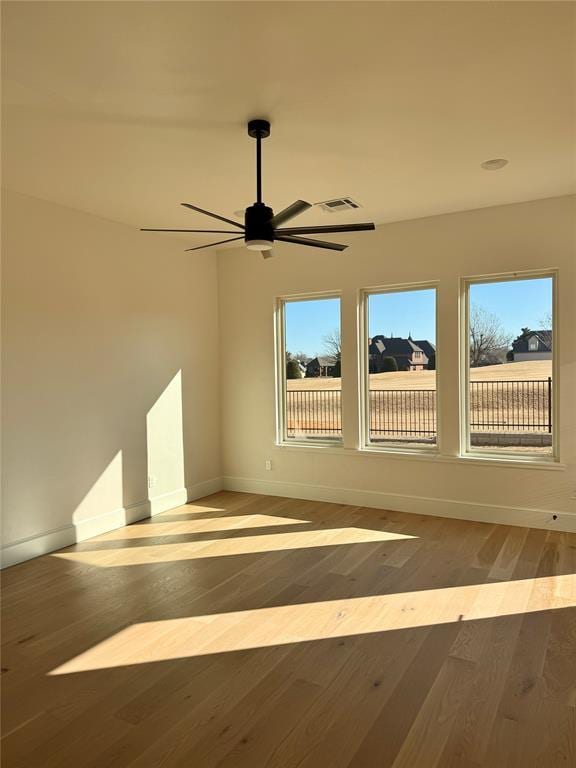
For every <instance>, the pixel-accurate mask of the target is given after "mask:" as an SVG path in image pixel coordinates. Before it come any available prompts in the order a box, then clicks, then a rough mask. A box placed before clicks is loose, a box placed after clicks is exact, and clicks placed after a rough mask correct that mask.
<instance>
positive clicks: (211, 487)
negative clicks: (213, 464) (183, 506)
mask: <svg viewBox="0 0 576 768" xmlns="http://www.w3.org/2000/svg"><path fill="white" fill-rule="evenodd" d="M223 488H224V478H222V477H213V478H212V479H211V480H204V481H203V482H201V483H196V484H195V485H191V486H188V501H194V500H195V499H202V498H203V497H204V496H211V495H212V494H213V493H218V491H221V490H222V489H223Z"/></svg>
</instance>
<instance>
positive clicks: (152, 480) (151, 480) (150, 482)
mask: <svg viewBox="0 0 576 768" xmlns="http://www.w3.org/2000/svg"><path fill="white" fill-rule="evenodd" d="M155 485H156V475H148V488H154V486H155Z"/></svg>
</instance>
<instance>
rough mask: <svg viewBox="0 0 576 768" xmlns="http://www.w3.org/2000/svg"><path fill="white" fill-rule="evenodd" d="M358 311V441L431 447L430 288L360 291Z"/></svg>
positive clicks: (371, 444)
mask: <svg viewBox="0 0 576 768" xmlns="http://www.w3.org/2000/svg"><path fill="white" fill-rule="evenodd" d="M363 309H364V311H363V328H362V330H361V344H362V348H363V351H362V359H363V361H364V362H363V380H364V387H363V391H364V409H363V410H364V414H365V417H364V441H363V442H364V444H365V445H367V446H369V447H370V448H382V449H386V448H388V449H393V450H398V448H399V447H400V448H406V449H410V450H431V449H435V448H436V444H437V427H436V425H437V418H436V288H435V287H434V286H431V285H421V286H410V287H405V288H404V287H400V288H394V289H387V290H369V291H365V292H364V295H363Z"/></svg>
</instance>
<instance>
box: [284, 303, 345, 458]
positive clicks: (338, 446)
mask: <svg viewBox="0 0 576 768" xmlns="http://www.w3.org/2000/svg"><path fill="white" fill-rule="evenodd" d="M319 299H338V300H339V301H340V333H342V293H341V291H339V290H333V291H318V292H307V293H296V294H292V293H291V294H286V295H284V296H278V297H277V298H276V301H275V305H274V364H275V370H276V377H275V378H276V445H277V446H280V447H289V448H304V447H305V448H311V447H313V448H319V449H322V448H332V449H334V450H338V451H340V450H342V447H343V445H344V434H342V436H341V437H335V438H333V439H329V440H322V439H308V440H299V439H297V438H287V437H286V386H287V385H286V363H285V360H286V313H285V311H284V309H285V306H286V304H287V303H289V302H295V301H317V300H319ZM340 382H341V385H340V386H341V389H342V388H343V387H344V378H343V376H342V375H341V377H340ZM342 397H343V395H342V391H341V394H340V401H341V402H342ZM342 428H344V425H343V424H342Z"/></svg>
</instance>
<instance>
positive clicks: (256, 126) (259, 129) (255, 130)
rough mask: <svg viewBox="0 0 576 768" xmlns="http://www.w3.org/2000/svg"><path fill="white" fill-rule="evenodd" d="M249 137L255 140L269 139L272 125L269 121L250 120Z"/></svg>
mask: <svg viewBox="0 0 576 768" xmlns="http://www.w3.org/2000/svg"><path fill="white" fill-rule="evenodd" d="M248 136H252V138H253V139H267V138H268V136H270V123H269V122H268V120H250V121H249V123H248Z"/></svg>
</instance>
